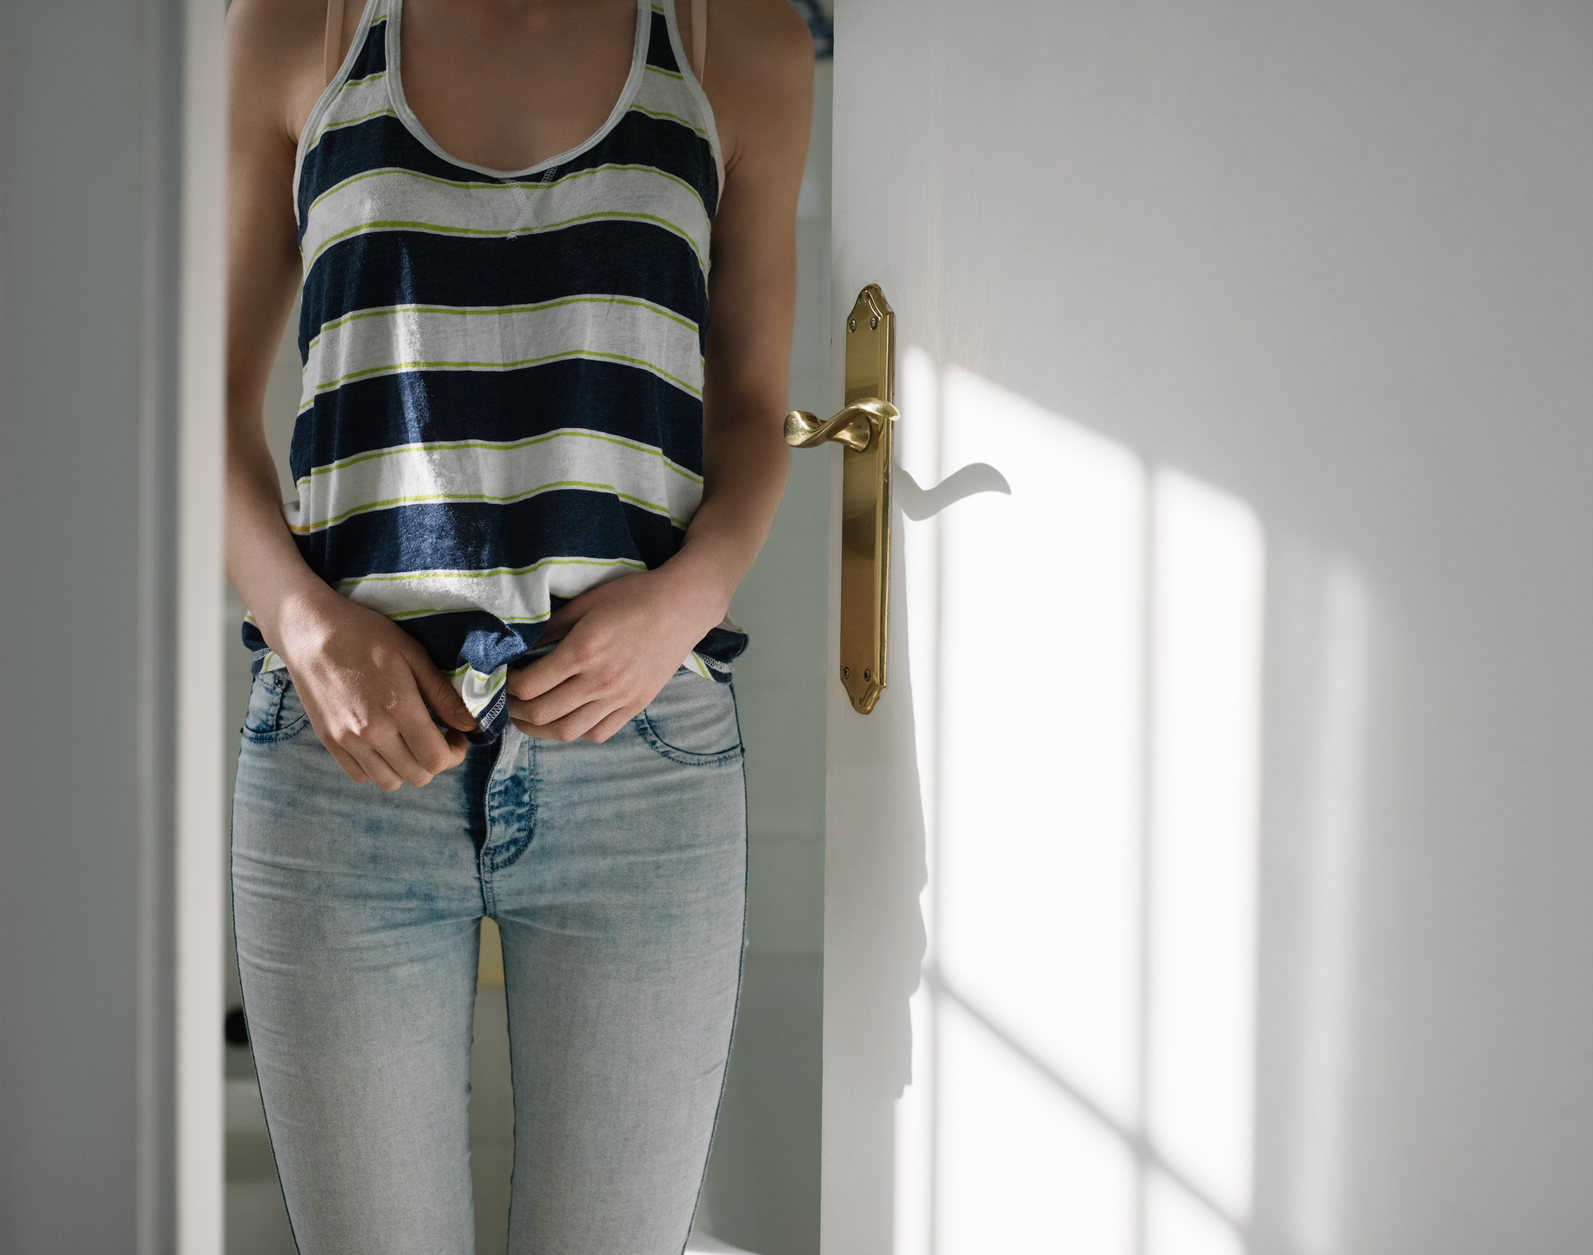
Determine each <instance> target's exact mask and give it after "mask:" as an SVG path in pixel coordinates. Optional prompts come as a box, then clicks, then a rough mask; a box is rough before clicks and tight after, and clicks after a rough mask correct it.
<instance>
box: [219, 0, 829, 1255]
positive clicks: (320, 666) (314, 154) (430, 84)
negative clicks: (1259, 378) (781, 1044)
mask: <svg viewBox="0 0 1593 1255" xmlns="http://www.w3.org/2000/svg"><path fill="white" fill-rule="evenodd" d="M677 9H678V11H677ZM694 11H695V15H696V16H697V22H696V28H695V29H693V17H694ZM706 11H707V6H705V5H702V4H701V3H700V0H699V2H698V3H697V4H695V5H694V4H691V3H690V2H689V0H680V3H679V4H678V6H677V5H676V3H674V0H668V2H667V3H666V2H664V0H661V3H660V5H657V6H655V5H653V4H652V3H651V2H650V0H367V2H366V3H365V4H364V7H363V9H361V8H359V7H358V6H357V5H356V4H354V3H349V4H348V5H347V6H346V9H345V8H342V7H340V6H339V5H337V4H336V0H334V4H333V7H332V9H331V11H330V12H329V11H328V8H327V6H326V5H325V3H324V2H323V0H235V2H234V3H233V5H232V8H231V11H230V15H229V19H228V20H229V24H230V47H231V53H230V55H231V75H232V93H233V99H232V116H231V183H230V208H229V233H230V237H229V238H230V248H229V268H230V269H229V277H230V288H229V318H230V323H229V349H228V365H229V374H228V456H227V465H228V533H227V561H228V571H229V575H230V577H231V579H232V581H233V584H234V586H235V587H236V588H237V589H238V591H239V593H240V594H241V595H242V596H243V599H244V601H245V603H246V604H247V605H248V606H249V608H250V612H251V613H250V617H249V621H248V622H247V623H246V625H245V629H244V631H245V638H246V640H247V641H248V642H249V643H250V644H251V645H252V646H254V649H255V665H256V677H255V681H254V687H253V690H252V693H251V696H250V707H249V712H248V715H247V718H246V721H245V728H244V743H243V749H242V755H241V758H240V765H239V774H238V788H237V793H236V796H235V800H234V816H233V893H234V909H235V916H236V922H237V936H238V957H239V967H240V974H241V977H242V982H243V991H244V998H245V1006H246V1009H247V1012H248V1017H249V1026H250V1034H251V1040H252V1042H253V1044H254V1051H255V1061H256V1064H257V1067H258V1071H259V1076H260V1087H261V1094H262V1097H263V1098H264V1101H265V1108H266V1115H267V1121H268V1125H269V1128H270V1131H271V1138H272V1145H273V1148H274V1150H275V1153H276V1158H277V1166H278V1170H279V1172H280V1175H281V1178H282V1185H283V1191H284V1194H285V1196H286V1199H287V1204H288V1212H289V1216H290V1219H291V1220H292V1223H293V1228H294V1234H295V1237H296V1239H297V1241H298V1243H299V1247H300V1249H301V1250H302V1251H305V1252H312V1251H313V1252H321V1251H325V1252H336V1253H338V1255H345V1253H348V1252H360V1251H370V1252H380V1253H381V1255H397V1253H399V1252H407V1251H414V1252H417V1253H418V1252H425V1253H427V1255H436V1253H438V1252H468V1251H471V1250H473V1249H474V1242H473V1236H472V1210H471V1196H470V1175H469V1148H468V1141H469V1139H468V1124H467V1116H466V1101H467V1095H468V1069H469V1052H470V1037H471V1019H472V1009H473V999H474V993H475V972H476V963H477V947H478V938H479V927H480V921H481V919H482V917H483V916H491V917H493V918H494V919H496V920H497V922H498V925H499V927H500V929H501V932H502V937H503V949H504V968H505V976H506V982H507V987H508V1001H509V1023H510V1037H511V1056H512V1064H513V1069H514V1092H515V1139H516V1142H515V1171H514V1180H513V1190H512V1209H511V1218H510V1249H511V1250H513V1251H517V1252H531V1251H535V1252H549V1253H552V1252H568V1253H570V1255H598V1253H600V1252H614V1253H615V1255H644V1253H649V1252H659V1253H660V1255H662V1253H663V1252H678V1251H680V1250H681V1248H682V1247H683V1245H684V1243H685V1240H686V1236H687V1232H688V1230H689V1228H690V1224H691V1218H692V1213H693V1210H694V1208H695V1205H696V1197H697V1193H698V1189H699V1186H700V1183H701V1178H702V1172H703V1166H704V1164H705V1162H706V1158H707V1153H708V1144H709V1139H710V1137H711V1134H712V1129H713V1122H714V1117H715V1114H716V1110H717V1105H718V1100H719V1093H720V1089H721V1083H722V1078H723V1073H724V1065H725V1059H726V1055H727V1053H728V1050H729V1042H730V1030H731V1024H732V1021H733V1018H734V1013H735V1001H736V995H737V988H738V983H739V972H740V958H741V946H742V918H743V904H744V884H745V857H746V855H745V849H746V844H745V837H746V834H745V806H744V793H743V784H742V774H741V754H740V737H739V733H738V730H737V725H736V716H735V706H734V699H733V696H732V693H731V688H730V685H729V683H728V680H729V675H730V663H731V659H733V658H734V656H735V655H736V654H737V653H738V652H739V651H740V649H741V646H742V644H743V639H742V637H741V635H740V633H739V631H738V630H737V629H736V628H735V627H734V625H733V624H731V623H730V622H729V620H728V619H727V618H726V612H727V609H728V606H729V602H730V598H731V594H732V593H733V591H734V590H735V587H736V585H737V583H738V582H739V581H740V579H741V578H742V576H743V575H744V574H745V573H746V571H747V569H748V567H749V566H750V565H751V563H752V560H753V557H754V556H755V554H756V553H757V550H758V548H759V546H760V544H761V543H762V540H763V537H764V535H765V533H766V531H767V529H768V526H769V523H770V521H771V519H772V518H773V515H774V512H775V509H776V507H777V505H778V502H779V497H780V491H781V487H782V485H783V482H784V477H785V472H786V450H785V447H784V445H783V443H782V440H781V434H780V424H781V414H782V412H783V410H784V402H785V377H786V356H787V347H788V344H789V340H790V332H791V321H792V305H793V297H794V284H795V275H794V218H795V206H796V196H797V188H798V184H799V182H800V177H801V168H802V163H803V157H804V150H805V145H806V140H807V130H808V110H809V108H810V102H811V75H812V69H811V65H812V53H811V45H810V43H809V42H808V36H807V32H806V30H805V28H804V27H803V25H802V23H801V22H800V20H799V19H797V18H796V17H795V15H794V14H793V13H792V12H791V11H790V9H789V8H788V7H787V6H786V5H785V4H784V3H783V0H714V3H713V6H712V23H711V30H712V40H711V42H709V41H708V40H707V39H706V38H705V36H706V35H707V33H708V31H707V23H706V22H705V21H704V20H703V18H702V15H703V14H704V13H705V12H706ZM705 47H706V48H707V55H706V61H704V59H703V49H704V48H705ZM687 49H692V50H693V54H694V56H693V57H688V55H687V51H686V50H687ZM693 59H695V69H694V67H693ZM704 84H705V85H706V91H704ZM710 258H711V260H712V266H711V269H710V265H709V260H710ZM710 275H711V277H710ZM301 276H302V299H303V315H302V318H301V321H300V329H299V347H300V352H301V354H302V355H303V358H304V361H305V388H304V396H303V403H302V407H301V410H300V413H299V417H298V422H297V426H296V428H295V431H294V437H293V450H292V465H293V473H294V477H295V479H296V480H297V481H298V500H297V502H296V503H293V504H290V505H289V506H287V507H283V506H281V505H280V504H279V502H278V500H277V489H276V482H277V481H276V473H275V469H274V467H273V465H272V461H271V457H270V454H269V453H268V451H267V448H266V444H265V439H264V434H263V429H262V423H261V404H262V398H263V395H264V389H265V380H266V376H267V372H268V369H269V364H270V361H271V358H272V355H273V352H274V347H275V344H276V342H277V339H278V337H279V335H280V333H281V328H282V324H283V321H284V319H285V317H286V313H287V310H288V309H289V307H290V305H291V303H292V299H293V295H294V291H295V289H296V287H298V286H299V284H300V280H301ZM406 783H407V784H408V785H410V786H412V787H410V788H403V787H402V786H403V785H404V784H406Z"/></svg>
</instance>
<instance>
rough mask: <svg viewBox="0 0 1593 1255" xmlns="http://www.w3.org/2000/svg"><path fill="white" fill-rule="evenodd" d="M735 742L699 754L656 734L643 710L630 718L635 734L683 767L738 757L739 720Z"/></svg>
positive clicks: (727, 760) (700, 765) (740, 753)
mask: <svg viewBox="0 0 1593 1255" xmlns="http://www.w3.org/2000/svg"><path fill="white" fill-rule="evenodd" d="M736 724H737V727H736V734H737V740H736V743H735V744H734V745H732V746H730V747H729V748H727V749H722V750H714V751H712V752H711V753H707V754H699V753H697V752H696V751H694V750H683V749H681V748H680V747H679V746H676V745H671V744H670V743H669V742H668V741H666V740H664V738H663V737H661V736H659V735H658V730H657V729H656V728H654V727H653V721H652V720H651V719H649V718H648V717H647V712H646V711H645V710H643V711H642V712H641V714H639V715H637V716H636V718H634V719H632V720H631V726H632V727H634V728H635V729H636V732H637V735H638V736H640V737H641V738H642V740H643V741H645V742H646V743H647V745H648V746H649V747H651V748H652V749H653V750H654V751H655V752H656V753H657V754H658V755H659V756H660V757H662V758H667V759H668V760H669V761H670V762H672V763H680V764H681V765H682V766H685V767H717V766H720V765H721V764H723V763H727V762H731V761H733V760H735V759H737V758H740V757H741V755H742V753H743V749H742V744H741V741H740V739H739V738H740V733H741V728H740V720H739V719H738V720H737V721H736Z"/></svg>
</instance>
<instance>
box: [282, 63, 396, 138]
mask: <svg viewBox="0 0 1593 1255" xmlns="http://www.w3.org/2000/svg"><path fill="white" fill-rule="evenodd" d="M382 113H389V114H393V116H394V117H397V116H398V115H397V113H396V112H395V111H394V109H393V99H392V97H391V96H390V95H389V94H388V91H387V74H386V72H385V71H382V72H378V73H376V74H373V75H371V76H370V77H369V78H362V79H356V80H354V81H352V82H345V83H344V84H343V86H342V87H340V88H338V92H337V95H336V96H334V97H333V98H332V101H331V103H330V104H329V105H328V106H327V109H326V112H325V113H323V114H322V115H321V121H320V123H319V125H317V126H316V128H315V136H314V138H313V139H311V140H310V142H309V143H308V144H306V145H305V146H304V152H305V153H306V154H308V153H310V152H311V151H312V150H313V149H314V148H315V146H316V145H317V144H319V143H320V142H321V137H322V136H323V135H325V134H326V133H327V132H328V131H332V130H336V129H337V128H339V127H344V126H350V125H353V124H354V123H355V122H360V121H364V120H365V119H366V118H369V117H371V116H373V115H376V114H382Z"/></svg>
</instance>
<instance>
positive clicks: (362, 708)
mask: <svg viewBox="0 0 1593 1255" xmlns="http://www.w3.org/2000/svg"><path fill="white" fill-rule="evenodd" d="M284 610H285V612H284V613H282V614H281V615H280V616H278V617H277V620H276V623H275V625H274V626H275V632H274V633H273V635H274V636H275V637H276V638H277V639H275V640H273V641H272V645H273V647H274V648H275V649H276V652H277V653H279V654H281V655H282V658H283V661H285V662H286V663H287V665H288V674H289V675H291V676H292V677H293V686H294V688H296V689H297V690H298V693H299V699H300V700H301V701H302V702H303V703H304V709H305V711H306V712H307V713H308V714H309V716H310V726H311V727H312V728H314V729H315V735H316V736H318V737H320V739H321V744H322V745H324V746H326V748H327V749H328V750H329V751H331V754H332V757H333V758H335V759H336V760H337V763H338V766H340V767H341V768H343V770H344V771H345V772H347V773H348V777H349V779H351V780H353V781H354V782H355V783H356V784H363V783H364V782H365V781H367V780H370V781H374V782H375V783H376V785H377V786H378V787H379V788H381V789H383V790H385V791H387V792H389V793H391V792H392V791H393V790H394V789H396V788H398V787H399V785H401V784H403V783H404V781H406V780H407V781H409V783H410V784H413V785H415V786H416V787H417V788H418V787H420V786H423V785H426V784H429V783H431V780H432V778H433V777H434V776H436V775H437V774H438V773H440V772H444V771H447V770H448V769H449V768H450V767H457V766H458V765H459V764H460V763H461V762H463V761H464V757H465V750H466V749H467V748H468V745H469V742H468V741H466V739H465V735H464V734H465V733H466V732H470V731H473V730H474V729H475V728H476V726H477V724H476V720H475V719H474V717H472V715H471V714H470V711H469V710H468V709H466V707H465V703H464V701H463V699H462V698H460V696H459V694H458V692H457V691H456V690H455V689H454V686H453V685H452V684H450V683H449V682H448V677H447V676H445V675H444V674H443V673H442V672H441V671H439V670H438V669H437V667H436V666H435V665H434V664H433V663H432V660H431V659H430V658H429V657H428V656H427V654H426V651H425V650H424V649H423V648H422V647H421V644H420V642H419V641H417V640H416V639H415V638H414V637H413V636H410V635H409V633H407V632H405V631H404V630H403V629H402V628H400V627H399V626H398V625H397V624H395V623H394V622H393V621H392V620H391V619H389V618H387V616H385V615H383V614H379V613H377V612H376V611H374V610H370V609H367V608H366V607H364V606H360V605H356V604H355V603H354V602H352V601H349V600H348V599H347V598H346V597H342V596H339V595H338V594H337V593H335V592H333V591H332V590H331V589H330V588H327V589H325V592H324V594H321V593H316V594H312V595H311V596H309V597H306V598H304V599H302V600H300V601H299V602H298V603H297V604H295V605H293V606H292V607H287V608H284ZM432 715H436V716H437V718H438V719H439V720H441V721H442V722H443V723H445V724H447V725H448V726H449V731H448V733H447V734H446V735H444V733H443V732H442V731H441V730H439V729H438V727H437V725H436V724H434V723H433V722H432V718H431V717H432Z"/></svg>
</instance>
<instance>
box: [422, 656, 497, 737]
mask: <svg viewBox="0 0 1593 1255" xmlns="http://www.w3.org/2000/svg"><path fill="white" fill-rule="evenodd" d="M411 669H412V670H413V671H414V673H415V684H416V687H418V688H419V689H420V697H421V700H422V701H423V702H425V703H426V708H427V709H428V710H430V711H431V713H432V714H434V715H436V716H437V718H439V719H441V720H442V721H443V722H444V723H446V724H447V725H448V726H449V727H450V728H458V729H459V731H461V732H474V731H475V730H476V729H477V728H478V727H480V726H481V725H480V724H479V723H477V722H476V717H475V716H474V715H472V714H471V713H470V708H469V707H468V706H466V705H465V699H464V698H462V697H460V696H459V690H458V689H456V688H455V687H454V686H453V684H452V683H451V682H450V681H449V679H448V677H447V676H445V675H444V674H443V673H442V672H441V671H439V670H438V669H437V668H436V667H434V666H433V665H432V663H431V659H429V658H427V659H424V660H416V661H415V662H413V663H412V664H411Z"/></svg>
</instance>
